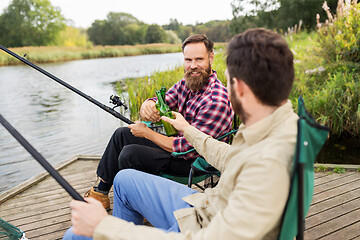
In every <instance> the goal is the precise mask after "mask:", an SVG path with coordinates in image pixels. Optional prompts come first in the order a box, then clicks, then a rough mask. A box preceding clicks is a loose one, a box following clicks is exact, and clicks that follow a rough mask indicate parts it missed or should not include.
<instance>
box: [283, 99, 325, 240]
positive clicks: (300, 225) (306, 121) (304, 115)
mask: <svg viewBox="0 0 360 240" xmlns="http://www.w3.org/2000/svg"><path fill="white" fill-rule="evenodd" d="M298 115H299V120H298V134H297V142H296V150H295V155H294V157H293V171H292V176H291V187H290V193H289V197H288V201H287V204H286V207H285V211H284V215H283V219H282V224H281V230H280V234H279V239H280V240H289V239H294V237H295V236H296V235H297V236H298V237H297V239H302V238H303V232H304V219H305V216H306V214H307V212H308V211H309V208H310V204H311V200H312V196H313V192H314V161H315V159H316V156H317V154H318V153H319V152H320V150H321V148H322V146H323V145H324V143H325V141H326V139H327V135H328V132H329V128H328V127H325V126H322V125H320V124H318V123H316V121H315V119H314V118H313V116H311V115H310V114H309V113H308V112H307V111H306V108H305V104H304V100H303V98H302V97H301V96H300V97H299V99H298Z"/></svg>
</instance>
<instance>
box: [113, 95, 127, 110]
mask: <svg viewBox="0 0 360 240" xmlns="http://www.w3.org/2000/svg"><path fill="white" fill-rule="evenodd" d="M110 103H112V104H114V105H115V107H113V109H114V108H116V107H121V106H123V107H124V108H125V110H127V109H128V107H127V106H126V105H125V102H123V101H121V99H120V97H119V96H116V95H111V96H110Z"/></svg>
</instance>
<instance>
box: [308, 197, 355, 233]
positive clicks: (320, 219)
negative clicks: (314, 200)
mask: <svg viewBox="0 0 360 240" xmlns="http://www.w3.org/2000/svg"><path fill="white" fill-rule="evenodd" d="M356 210H360V197H358V198H355V199H353V200H352V201H348V202H346V203H340V204H339V205H337V206H334V207H332V208H329V209H326V210H324V211H321V212H318V213H317V214H313V215H311V216H308V217H307V218H306V229H310V228H312V227H315V226H317V225H318V224H319V223H324V222H328V221H332V220H333V219H336V218H339V217H341V216H342V215H345V214H348V213H350V212H352V211H356Z"/></svg>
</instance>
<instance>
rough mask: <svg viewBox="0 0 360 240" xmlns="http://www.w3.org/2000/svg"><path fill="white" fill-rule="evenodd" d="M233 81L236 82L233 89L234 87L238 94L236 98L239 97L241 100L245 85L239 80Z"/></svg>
mask: <svg viewBox="0 0 360 240" xmlns="http://www.w3.org/2000/svg"><path fill="white" fill-rule="evenodd" d="M233 80H234V84H233V87H234V90H235V93H236V97H238V98H239V99H240V98H241V97H243V95H244V90H245V89H244V87H245V83H244V82H243V81H242V80H240V79H238V78H233Z"/></svg>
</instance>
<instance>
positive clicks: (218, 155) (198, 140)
mask: <svg viewBox="0 0 360 240" xmlns="http://www.w3.org/2000/svg"><path fill="white" fill-rule="evenodd" d="M184 137H185V138H186V139H187V140H188V142H189V143H190V144H191V145H193V146H194V148H195V149H196V151H197V152H198V153H199V154H200V155H201V156H203V157H204V158H205V159H206V161H207V162H208V163H210V164H211V165H212V166H214V167H215V168H216V169H218V170H220V171H222V169H223V167H224V163H225V161H224V160H225V159H227V157H228V156H227V154H228V150H229V148H230V145H229V144H227V143H225V142H221V141H218V140H216V139H214V138H212V137H211V136H209V135H207V134H205V133H203V132H201V131H200V130H198V129H196V128H195V127H193V126H189V127H187V128H185V130H184Z"/></svg>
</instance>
